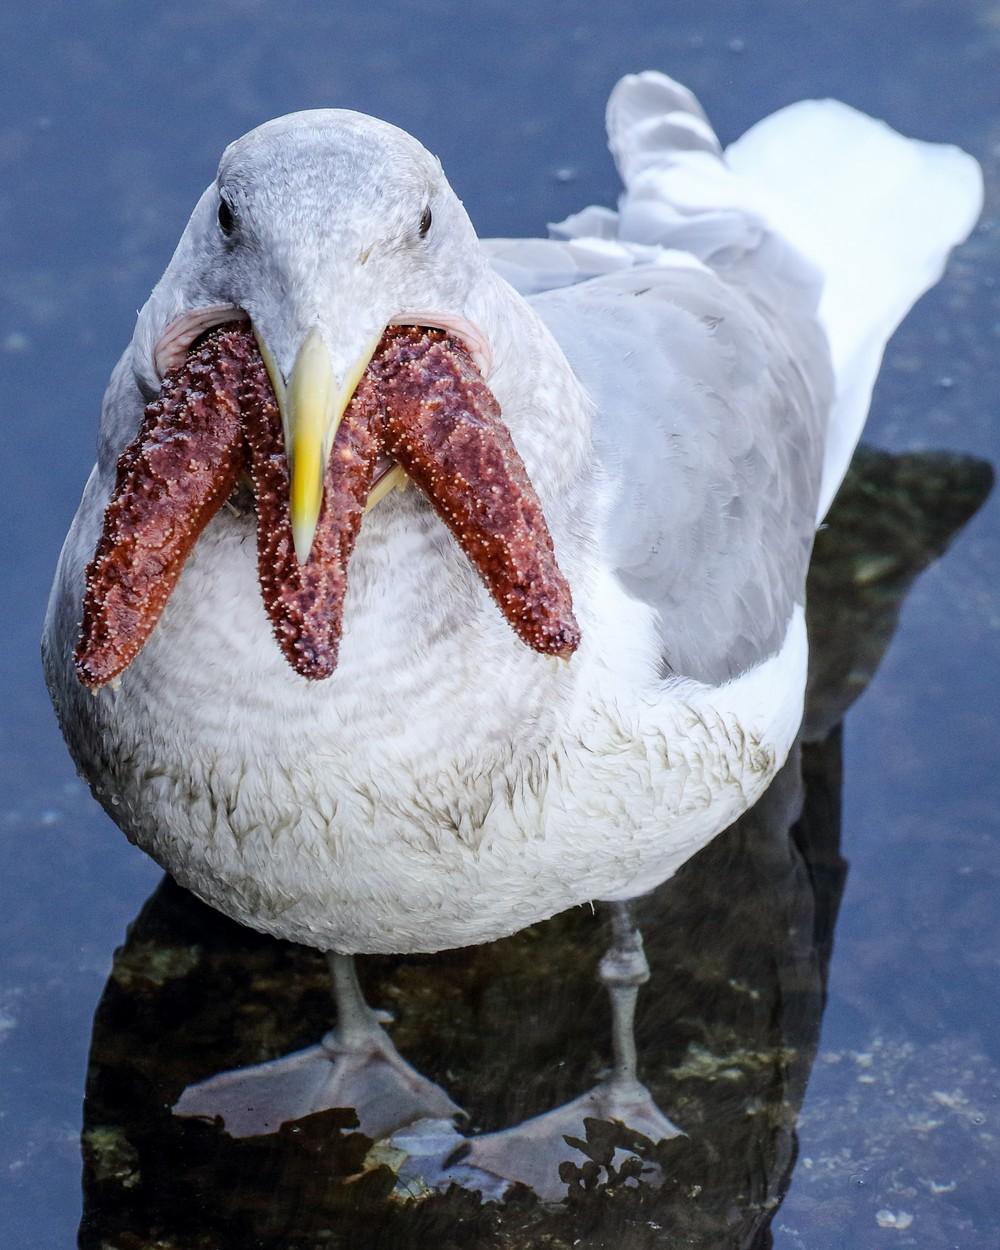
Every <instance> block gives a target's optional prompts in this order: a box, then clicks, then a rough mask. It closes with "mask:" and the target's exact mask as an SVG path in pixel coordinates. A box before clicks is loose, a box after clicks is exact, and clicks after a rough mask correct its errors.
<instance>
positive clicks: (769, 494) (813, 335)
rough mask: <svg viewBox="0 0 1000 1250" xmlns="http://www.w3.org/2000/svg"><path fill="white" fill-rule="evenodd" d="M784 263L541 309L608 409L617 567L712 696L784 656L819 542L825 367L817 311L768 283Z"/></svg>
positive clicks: (615, 285)
mask: <svg viewBox="0 0 1000 1250" xmlns="http://www.w3.org/2000/svg"><path fill="white" fill-rule="evenodd" d="M773 260H774V258H773V257H770V258H761V257H759V256H755V257H754V258H753V259H752V261H748V259H747V258H746V257H745V256H742V257H740V258H738V259H736V260H734V261H733V263H732V264H731V266H729V267H728V268H726V266H725V265H724V264H720V265H719V267H718V269H717V270H709V269H707V268H705V267H704V266H700V265H696V264H691V263H687V264H684V263H681V264H678V266H677V267H670V266H665V267H663V266H660V267H638V268H634V269H630V270H624V271H622V272H619V273H615V274H612V275H609V276H608V277H604V278H597V279H594V280H592V281H590V282H584V283H581V284H579V285H577V286H572V287H567V288H564V289H562V290H558V291H551V292H547V293H545V294H543V295H539V296H536V297H535V298H534V299H533V300H532V304H533V306H534V307H535V308H536V309H537V311H538V312H539V313H540V315H541V316H542V317H543V318H544V320H545V321H546V322H547V324H548V325H549V327H550V329H551V330H552V331H553V333H554V334H555V336H556V338H557V339H558V340H559V343H560V345H561V347H562V348H563V350H564V351H565V352H566V355H567V356H568V358H569V360H570V363H571V364H572V365H573V367H574V369H575V371H576V373H577V376H578V377H579V378H580V380H581V382H582V383H583V385H584V386H585V387H586V388H587V390H588V391H589V393H590V396H591V398H592V399H593V401H594V405H595V409H596V412H595V425H594V442H595V452H596V454H597V457H598V459H599V461H600V463H601V465H602V468H603V471H604V473H605V474H606V475H607V477H608V478H609V479H610V481H611V483H612V486H613V489H614V503H613V506H612V509H611V512H610V517H609V522H608V528H607V532H606V533H605V534H604V535H603V545H604V551H605V554H606V557H607V559H608V560H609V562H610V564H611V567H612V568H614V569H615V571H616V572H617V574H618V576H619V578H620V579H621V582H622V583H623V585H624V586H625V587H626V588H627V590H628V591H629V592H630V593H631V594H632V595H634V596H636V597H637V598H639V599H641V600H642V601H644V602H646V603H648V604H650V605H651V606H652V607H653V608H654V609H655V611H656V612H657V614H658V617H659V619H660V622H661V631H662V640H663V662H664V665H665V667H666V668H667V669H668V670H670V671H672V672H674V673H677V674H680V675H684V676H690V677H694V678H697V679H699V680H702V681H707V682H712V683H716V682H719V681H722V680H726V679H728V678H730V677H733V676H735V675H737V674H738V673H739V672H741V671H744V670H745V669H747V668H749V667H751V666H753V665H754V664H756V663H758V662H759V661H760V660H762V659H764V658H765V657H766V656H768V655H770V654H773V653H774V652H775V651H776V650H777V649H778V648H779V646H780V644H781V641H782V639H783V637H784V635H785V631H786V628H787V625H788V621H789V617H790V615H791V613H792V610H793V608H794V605H795V604H796V603H802V602H803V600H804V591H805V577H806V570H807V566H808V561H809V554H810V551H811V548H812V541H813V535H814V531H815V518H816V502H817V497H818V492H819V483H820V477H821V472H822V462H823V438H824V430H825V425H826V419H827V413H828V409H829V404H830V400H831V394H832V375H831V371H830V364H829V352H828V348H827V346H826V340H825V338H824V337H823V335H822V333H821V331H820V330H819V328H818V326H817V324H816V322H815V320H814V319H813V317H812V315H811V312H810V308H809V306H810V305H811V302H812V301H811V299H808V300H799V299H798V298H796V291H795V286H794V284H790V285H789V284H786V285H785V286H782V284H781V282H780V281H779V280H778V279H775V280H774V281H768V280H762V274H774V273H775V269H774V265H773ZM751 264H752V266H753V268H754V269H755V270H756V272H751V269H750V266H751Z"/></svg>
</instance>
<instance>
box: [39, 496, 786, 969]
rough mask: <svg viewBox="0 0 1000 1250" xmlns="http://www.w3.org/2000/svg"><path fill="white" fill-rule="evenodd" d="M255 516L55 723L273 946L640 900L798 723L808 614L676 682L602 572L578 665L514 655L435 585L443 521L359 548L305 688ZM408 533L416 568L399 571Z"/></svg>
mask: <svg viewBox="0 0 1000 1250" xmlns="http://www.w3.org/2000/svg"><path fill="white" fill-rule="evenodd" d="M247 526H248V522H247V520H246V519H245V518H244V519H239V520H237V519H234V518H231V517H228V516H222V517H220V518H218V519H217V521H216V522H214V523H213V524H212V526H210V528H209V530H208V531H206V533H205V534H204V535H203V536H202V539H201V540H200V542H199V545H198V548H197V550H196V552H195V555H194V557H193V558H192V559H191V561H190V563H189V565H188V567H187V569H186V570H185V573H184V576H183V578H182V580H181V583H180V585H179V586H178V588H177V590H176V592H175V594H174V597H173V599H172V600H171V603H170V604H169V606H168V609H167V611H166V613H165V615H164V617H163V619H162V620H161V622H160V625H159V626H158V627H157V630H156V631H155V633H154V635H153V638H152V639H151V641H150V643H149V644H148V645H147V647H146V649H145V650H144V651H143V653H142V654H141V655H140V657H139V658H138V660H137V661H136V662H135V663H134V664H133V666H132V667H131V668H130V669H129V670H128V671H127V672H126V674H125V676H124V678H123V681H122V684H121V688H120V689H119V690H117V691H116V690H110V689H109V690H105V691H102V692H101V693H100V694H99V695H98V696H97V697H96V698H94V697H92V696H90V695H88V694H84V693H82V692H80V693H79V694H77V695H74V696H73V698H72V712H71V714H70V715H67V711H66V709H63V722H64V725H66V724H68V723H70V722H73V723H72V724H70V729H69V731H68V735H67V736H68V737H69V740H70V743H71V746H72V748H73V750H74V754H75V755H76V757H77V762H78V764H79V765H80V766H81V769H82V771H84V773H85V774H86V775H87V776H88V777H89V779H90V780H91V782H92V783H93V784H94V785H95V790H96V791H97V793H98V796H99V797H100V798H101V800H102V802H103V803H104V804H105V806H107V807H108V808H109V809H110V810H112V812H113V815H114V818H115V820H116V821H117V822H118V823H119V824H120V825H121V826H122V828H123V829H125V831H126V832H127V833H128V835H129V836H130V837H131V838H132V839H133V840H135V841H136V842H137V843H138V844H139V845H140V846H142V847H143V849H144V850H146V851H148V852H149V853H150V854H151V855H153V856H154V857H155V858H156V859H157V860H158V861H159V862H160V863H161V864H162V865H163V866H164V867H165V868H166V869H167V870H168V871H169V872H170V873H171V874H172V875H173V876H174V877H176V878H177V880H178V881H180V882H181V883H182V884H183V885H185V886H187V887H188V888H190V889H191V890H193V891H194V892H195V893H196V894H198V895H199V896H200V897H201V898H203V899H204V900H205V901H206V902H208V903H210V904H212V905H213V906H215V907H217V908H219V910H221V911H223V912H225V913H226V914H228V915H230V916H232V917H233V918H235V919H236V920H239V921H241V922H243V923H245V924H248V925H250V926H252V927H254V928H257V929H261V930H263V931H265V932H268V933H271V934H273V935H275V936H278V937H282V938H286V939H290V940H294V941H300V942H305V943H307V944H310V945H313V946H318V947H321V948H324V949H337V950H342V951H347V952H356V953H361V952H378V951H395V952H401V951H432V950H438V949H443V948H447V947H453V946H461V945H468V944H471V943H477V942H484V941H489V940H492V939H494V938H498V937H501V936H504V935H506V934H509V933H512V932H514V931H516V930H518V929H520V928H522V927H524V926H525V925H528V924H531V923H534V922H536V921H538V920H541V919H544V918H546V917H548V916H551V915H553V914H555V913H556V912H558V911H561V910H563V909H565V908H567V907H570V906H573V905H575V904H579V903H583V902H586V901H588V900H590V899H607V898H613V897H628V896H630V895H635V894H640V893H643V892H644V891H646V890H648V889H651V888H653V887H654V886H655V885H656V884H658V883H659V882H660V881H662V880H664V879H665V878H666V877H668V876H670V875H671V874H672V873H673V872H674V871H675V870H676V869H677V868H678V867H679V866H680V865H681V864H682V863H683V862H684V861H685V860H686V859H688V858H689V857H690V856H691V855H692V854H694V852H695V851H697V850H698V849H699V848H700V847H702V846H703V845H705V843H706V842H708V841H709V840H710V839H711V838H712V837H713V836H714V835H715V834H716V833H718V832H719V831H720V830H722V829H723V828H725V827H726V825H728V824H729V823H730V822H731V821H732V820H733V819H735V818H736V817H737V816H738V815H739V814H740V813H741V812H742V811H744V810H745V809H746V808H747V807H748V806H749V805H750V804H751V803H752V802H753V801H754V800H755V799H756V798H757V797H758V795H759V794H760V793H761V792H762V791H763V789H764V788H765V787H766V785H767V783H768V782H769V781H770V779H771V777H772V776H773V774H774V772H775V771H776V769H777V768H778V767H780V765H781V763H782V762H783V760H784V758H785V756H786V754H787V751H788V749H789V746H790V744H791V742H792V740H793V738H794V735H795V733H796V730H797V728H798V723H799V719H800V716H801V709H802V696H803V690H804V685H805V669H806V640H805V627H804V620H803V616H802V613H801V611H800V610H796V614H795V616H794V617H793V620H792V622H791V624H790V627H789V630H788V634H787V637H786V639H785V643H784V646H783V647H782V649H781V651H780V652H779V653H778V654H777V655H776V656H774V657H772V658H771V659H769V660H767V661H766V662H765V663H763V664H762V665H760V666H759V667H758V668H757V669H755V670H753V671H751V672H750V673H748V674H745V675H743V676H742V677H740V678H738V679H736V680H734V681H732V682H730V683H728V684H726V685H723V686H721V687H717V688H711V687H708V686H703V685H700V684H698V683H696V682H690V681H676V680H674V681H666V682H664V681H663V680H661V679H659V678H658V677H657V676H656V634H655V628H654V624H653V622H652V620H651V619H650V618H649V614H648V611H647V609H645V608H644V607H642V606H641V605H639V604H637V603H636V602H635V601H633V600H631V599H629V598H628V596H626V595H624V594H622V593H621V592H620V591H619V590H618V588H617V584H616V583H615V582H614V579H613V578H611V577H610V576H609V577H607V579H606V581H603V580H602V578H601V575H600V574H597V575H594V574H593V572H591V573H590V574H589V575H588V576H586V577H584V578H582V579H581V585H582V586H583V587H584V590H583V593H582V594H580V595H578V596H577V612H578V616H579V618H580V622H581V626H582V628H583V632H584V639H585V643H584V646H583V647H582V648H581V650H580V652H579V653H578V654H577V655H576V656H575V657H574V659H573V661H572V662H571V663H570V664H569V665H567V664H565V663H564V662H562V661H559V660H554V659H549V658H545V657H541V656H538V655H535V654H534V653H532V652H529V651H528V650H527V648H525V647H523V645H522V644H521V643H520V642H518V641H517V640H516V639H515V638H514V636H513V634H512V633H511V632H510V630H509V629H508V627H507V625H506V624H505V623H504V622H503V621H502V620H501V619H500V617H499V614H498V613H497V612H496V610H495V608H494V607H493V605H492V604H491V603H490V601H489V600H488V598H487V597H486V595H485V592H483V591H482V588H481V587H480V586H479V585H478V583H477V582H476V580H475V578H474V576H473V575H472V574H471V571H470V572H469V573H468V576H467V578H466V580H465V583H464V585H463V584H462V582H461V581H459V583H458V584H459V585H461V586H462V594H461V596H460V597H459V601H456V599H455V597H454V596H449V598H448V601H447V602H442V603H436V602H435V601H434V599H433V597H432V596H428V594H427V591H426V569H427V567H428V563H427V561H428V549H427V548H428V544H429V543H430V544H434V543H437V542H438V541H439V535H438V530H440V527H439V526H438V525H437V522H436V520H434V519H433V518H428V528H427V530H426V531H425V532H420V531H419V530H418V531H417V532H416V533H415V532H414V531H413V525H412V517H410V518H408V520H407V524H406V527H405V529H404V528H403V527H402V523H401V526H400V529H399V532H397V533H395V534H390V535H383V538H382V539H381V540H380V541H379V542H378V543H371V544H365V543H364V541H362V543H361V544H359V549H358V552H357V554H356V557H355V561H354V564H353V565H352V587H351V596H350V598H349V604H348V607H349V614H348V617H347V619H346V621H345V631H344V638H343V643H342V651H341V660H340V665H339V667H338V670H337V672H336V673H335V675H334V677H333V678H331V679H330V680H329V681H327V682H322V683H318V684H310V683H306V682H305V681H303V680H302V679H301V678H298V677H297V676H295V675H294V674H293V673H292V672H291V671H290V670H289V669H288V668H287V666H286V665H285V662H284V660H283V659H282V658H281V656H280V654H279V653H278V650H277V647H276V646H275V645H274V642H273V640H272V638H271V637H270V632H269V627H268V625H267V622H266V619H265V617H264V614H263V610H262V608H261V606H260V603H259V598H258V594H257V590H256V584H255V578H254V567H253V566H254V544H253V540H252V534H251V533H250V532H249V530H248V528H247ZM440 537H441V538H443V541H444V543H445V544H447V543H450V539H448V538H447V536H445V535H443V533H442V534H441V535H440ZM407 543H415V544H420V545H422V551H421V553H420V554H421V558H420V559H414V560H411V561H407V560H406V559H405V558H401V557H403V556H405V552H402V551H401V550H400V546H401V545H405V544H407ZM86 545H87V544H86V543H82V544H81V547H82V548H83V549H85V548H86ZM390 548H391V549H392V563H393V566H394V570H395V572H394V575H393V576H392V577H387V576H386V570H385V568H384V567H383V561H384V559H385V558H387V557H386V552H387V550H388V549H390ZM440 558H442V559H445V560H447V559H448V552H447V549H445V550H444V552H443V553H442V554H441V555H440ZM407 567H412V568H414V569H421V570H423V573H422V580H423V588H422V587H421V586H420V585H418V584H417V583H416V582H414V583H413V584H408V583H407V582H406V580H405V578H401V577H400V574H399V570H400V569H405V568H407ZM455 572H456V570H455V569H454V568H453V569H452V570H451V571H450V576H451V577H452V578H454V577H455ZM70 580H72V579H70ZM452 584H453V585H454V582H453V583H452ZM386 586H391V588H392V591H391V593H392V597H393V598H392V602H393V605H394V610H392V611H387V610H386V608H387V605H386V601H385V598H384V596H385V593H386V591H385V588H386ZM417 610H419V611H420V612H421V613H422V614H423V619H422V621H421V629H420V631H419V637H421V638H423V639H433V638H434V637H435V635H438V636H442V635H443V636H446V637H450V644H451V645H448V646H440V647H437V646H435V645H433V643H432V644H431V645H426V644H425V645H423V646H422V647H417V646H416V645H415V644H414V642H413V638H414V636H415V632H414V630H413V629H412V614H413V612H415V611H417ZM435 614H436V615H435ZM234 618H236V619H238V620H239V629H233V628H232V622H233V620H234ZM375 621H378V629H377V630H375V628H374V623H375ZM455 631H459V632H462V631H464V632H465V633H466V636H467V637H468V638H470V639H472V638H474V639H475V645H474V647H473V646H470V647H467V648H456V646H455V645H454V644H455ZM484 671H487V672H489V673H490V680H489V681H487V682H483V683H482V684H481V685H480V682H479V681H478V677H479V675H480V674H481V673H482V672H484ZM63 681H64V683H65V684H64V689H66V688H71V687H72V686H73V685H75V682H74V679H73V678H72V675H71V674H67V675H66V676H64V678H63ZM98 744H99V745H98Z"/></svg>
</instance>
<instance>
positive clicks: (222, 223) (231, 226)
mask: <svg viewBox="0 0 1000 1250" xmlns="http://www.w3.org/2000/svg"><path fill="white" fill-rule="evenodd" d="M219 229H220V230H221V231H222V233H223V234H224V235H226V237H227V238H228V237H229V235H231V234H232V233H233V231H234V230H235V229H236V219H235V218H234V217H233V209H232V205H231V204H230V203H229V201H228V200H224V199H223V198H222V197H221V196H220V197H219Z"/></svg>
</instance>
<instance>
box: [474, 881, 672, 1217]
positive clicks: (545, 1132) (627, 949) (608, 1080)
mask: <svg viewBox="0 0 1000 1250" xmlns="http://www.w3.org/2000/svg"><path fill="white" fill-rule="evenodd" d="M609 908H610V918H611V945H610V946H609V948H608V950H607V953H606V954H605V955H604V958H603V959H602V960H601V962H600V965H599V968H598V975H599V977H600V979H601V981H602V982H603V984H604V985H605V986H606V987H607V990H608V994H609V996H610V999H611V1049H612V1066H611V1071H610V1073H609V1074H608V1075H607V1076H606V1077H605V1078H604V1079H603V1080H601V1081H600V1082H599V1083H598V1084H597V1085H595V1086H594V1088H593V1089H591V1090H589V1091H588V1092H587V1093H585V1094H583V1095H581V1097H579V1098H575V1099H574V1100H573V1101H572V1102H568V1103H566V1104H565V1105H564V1106H562V1107H557V1108H556V1109H555V1110H554V1111H547V1112H545V1113H544V1114H542V1115H539V1116H535V1117H534V1119H531V1120H526V1121H525V1122H524V1123H523V1124H518V1125H516V1126H515V1127H513V1128H509V1129H504V1130H503V1131H502V1132H499V1133H489V1134H485V1135H484V1136H482V1137H477V1138H475V1139H474V1140H473V1142H472V1144H471V1147H470V1150H469V1153H468V1155H466V1157H465V1158H464V1159H463V1160H462V1163H463V1165H464V1166H465V1167H467V1168H474V1169H479V1170H480V1171H483V1172H488V1173H490V1174H491V1175H492V1176H499V1177H502V1178H504V1179H506V1180H509V1181H520V1182H522V1183H523V1184H526V1185H530V1186H531V1188H532V1189H534V1190H535V1192H536V1193H537V1194H538V1195H539V1197H541V1198H544V1199H547V1200H551V1201H555V1200H557V1199H559V1198H562V1197H564V1196H565V1193H566V1185H565V1183H564V1182H563V1181H561V1180H560V1178H559V1164H560V1163H562V1162H564V1161H566V1160H569V1161H572V1162H574V1163H577V1164H580V1163H582V1162H583V1159H584V1156H583V1155H582V1154H581V1153H580V1152H579V1151H578V1150H576V1149H575V1148H574V1147H572V1146H570V1145H569V1144H568V1143H567V1142H566V1141H565V1137H566V1135H569V1136H572V1137H580V1138H585V1137H586V1129H585V1127H584V1120H586V1119H596V1120H619V1121H621V1122H622V1123H623V1124H624V1125H625V1126H626V1127H627V1128H629V1129H632V1130H633V1131H635V1132H637V1133H641V1134H642V1135H643V1136H644V1137H648V1138H650V1140H652V1141H654V1142H658V1141H662V1140H663V1139H664V1138H668V1137H677V1136H679V1135H680V1132H681V1130H680V1129H678V1128H677V1126H676V1125H675V1124H673V1123H672V1122H671V1121H670V1120H669V1119H668V1118H667V1117H666V1116H665V1115H664V1114H663V1112H662V1111H661V1110H660V1109H659V1107H657V1105H656V1103H655V1102H654V1101H653V1098H652V1095H651V1094H650V1092H649V1090H648V1089H647V1088H646V1086H645V1085H643V1083H642V1082H641V1081H640V1080H639V1076H638V1060H637V1055H636V1048H635V1032H634V1028H633V1024H634V1020H635V1005H636V999H637V998H638V996H639V988H640V986H642V985H644V984H645V983H646V982H647V981H648V980H649V964H648V963H647V962H646V956H645V953H644V952H643V948H642V935H641V934H640V933H639V930H638V929H637V928H636V926H635V924H634V923H633V921H632V916H631V912H630V909H629V904H628V903H624V902H622V903H611V904H609Z"/></svg>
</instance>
